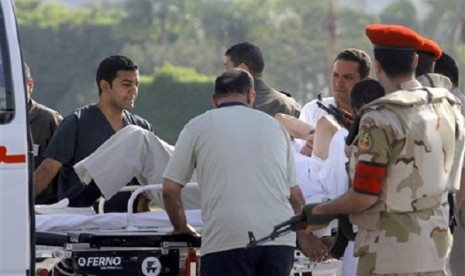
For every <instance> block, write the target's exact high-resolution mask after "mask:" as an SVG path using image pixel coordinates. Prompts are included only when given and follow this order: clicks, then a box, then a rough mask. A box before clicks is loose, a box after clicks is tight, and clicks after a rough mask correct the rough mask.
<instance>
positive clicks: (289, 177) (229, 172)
mask: <svg viewBox="0 0 465 276" xmlns="http://www.w3.org/2000/svg"><path fill="white" fill-rule="evenodd" d="M254 99H255V91H254V90H253V79H252V76H251V75H250V74H249V73H247V72H246V71H244V70H242V69H229V70H227V71H226V72H225V73H223V74H222V75H220V76H219V77H218V78H217V79H216V82H215V92H214V94H213V95H212V102H213V104H214V106H215V107H216V108H215V109H212V110H209V111H207V112H205V113H204V114H202V115H199V116H197V117H195V118H194V119H192V120H191V121H190V122H189V123H188V124H187V125H186V126H185V127H184V129H183V130H182V132H181V134H180V136H179V139H178V141H177V143H176V146H175V150H174V152H173V155H172V156H171V159H170V161H169V163H168V166H167V168H166V170H165V173H164V175H163V176H164V179H165V180H164V182H163V198H164V204H165V209H166V211H167V213H168V215H169V217H170V221H171V223H172V224H173V227H174V233H187V234H193V235H197V233H196V231H195V230H194V229H193V228H192V227H190V226H189V225H188V224H187V221H186V215H185V212H184V207H183V200H182V199H181V190H182V188H183V187H184V185H185V184H186V183H187V182H188V181H189V179H190V178H191V175H192V173H193V171H194V169H195V170H196V172H197V182H198V184H199V188H200V193H201V209H202V220H203V223H204V224H203V228H202V247H201V252H202V258H201V266H200V267H201V272H200V273H201V275H203V276H209V275H252V274H255V275H282V276H287V275H289V273H290V270H291V267H292V264H293V252H294V246H295V239H296V236H295V235H294V234H289V235H285V236H281V237H278V238H276V239H275V240H273V241H270V242H269V243H265V244H264V245H263V246H257V247H253V248H248V249H246V248H245V246H246V245H247V243H248V242H249V238H248V232H249V231H252V232H253V233H254V234H255V236H257V237H263V236H266V235H268V234H269V231H270V229H273V227H274V226H275V225H277V224H279V223H281V222H283V221H285V220H287V219H289V217H291V216H292V215H293V214H294V213H300V210H301V206H302V205H303V204H304V198H303V196H302V192H301V191H300V188H299V186H298V185H297V181H296V177H295V166H294V154H293V150H292V148H291V142H290V140H289V137H288V135H287V133H286V131H285V130H284V128H283V127H282V126H281V125H280V124H279V123H278V122H277V121H276V120H274V119H273V118H272V117H270V116H268V115H267V114H265V113H263V112H261V111H258V110H254V109H252V108H251V107H252V104H253V101H254ZM291 205H292V206H291ZM297 235H298V238H299V244H300V246H301V249H302V251H304V252H305V251H306V249H305V244H306V243H304V244H303V243H302V241H304V242H305V239H306V235H305V233H304V232H303V231H302V230H301V231H298V233H297ZM302 245H303V246H304V248H302ZM277 260H279V261H277Z"/></svg>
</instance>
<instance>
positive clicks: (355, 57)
mask: <svg viewBox="0 0 465 276" xmlns="http://www.w3.org/2000/svg"><path fill="white" fill-rule="evenodd" d="M338 60H345V61H353V62H357V63H358V73H359V74H360V79H364V78H366V77H368V76H369V75H370V69H371V59H370V56H369V55H368V54H367V53H366V52H364V51H362V50H359V49H355V48H348V49H345V50H343V51H342V52H340V53H339V54H338V55H337V56H336V58H335V59H334V62H336V61H338Z"/></svg>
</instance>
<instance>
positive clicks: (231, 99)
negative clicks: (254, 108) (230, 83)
mask: <svg viewBox="0 0 465 276" xmlns="http://www.w3.org/2000/svg"><path fill="white" fill-rule="evenodd" d="M230 103H240V104H243V105H245V106H248V107H250V105H249V104H248V103H247V97H245V96H243V95H231V96H228V97H224V98H220V99H218V101H217V103H216V104H217V106H220V105H227V104H230Z"/></svg>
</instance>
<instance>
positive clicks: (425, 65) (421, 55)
mask: <svg viewBox="0 0 465 276" xmlns="http://www.w3.org/2000/svg"><path fill="white" fill-rule="evenodd" d="M417 53H418V65H417V68H416V69H415V75H416V76H417V77H419V76H421V75H424V74H427V73H433V70H434V60H435V59H436V57H435V56H434V55H433V54H431V53H428V52H424V51H417Z"/></svg>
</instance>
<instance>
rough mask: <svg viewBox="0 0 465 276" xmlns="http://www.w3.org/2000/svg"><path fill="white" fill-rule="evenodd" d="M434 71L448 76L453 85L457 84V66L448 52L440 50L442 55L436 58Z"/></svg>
mask: <svg viewBox="0 0 465 276" xmlns="http://www.w3.org/2000/svg"><path fill="white" fill-rule="evenodd" d="M434 72H435V73H438V74H441V75H444V76H446V77H448V78H449V79H450V81H451V82H452V84H453V85H454V87H457V86H459V67H458V66H457V63H456V62H455V60H454V59H453V58H452V57H451V56H449V55H448V54H446V53H444V52H442V56H441V57H440V58H439V59H438V60H436V65H435V66H434Z"/></svg>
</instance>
